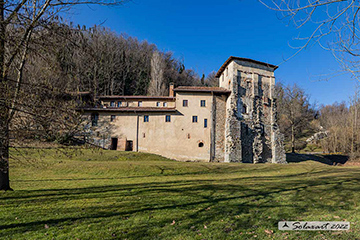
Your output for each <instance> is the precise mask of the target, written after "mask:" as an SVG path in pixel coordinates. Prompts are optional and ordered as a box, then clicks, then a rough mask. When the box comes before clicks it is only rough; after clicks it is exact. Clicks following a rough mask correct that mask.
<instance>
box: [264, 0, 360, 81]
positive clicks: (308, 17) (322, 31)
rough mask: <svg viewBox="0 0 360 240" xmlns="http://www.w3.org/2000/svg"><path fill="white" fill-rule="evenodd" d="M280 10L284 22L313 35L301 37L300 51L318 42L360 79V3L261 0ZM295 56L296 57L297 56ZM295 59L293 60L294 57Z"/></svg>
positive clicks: (325, 0) (353, 1)
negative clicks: (310, 30)
mask: <svg viewBox="0 0 360 240" xmlns="http://www.w3.org/2000/svg"><path fill="white" fill-rule="evenodd" d="M259 1H260V2H261V3H262V4H264V5H265V6H267V7H268V8H270V9H272V10H275V11H277V12H278V13H279V14H280V17H281V18H282V19H286V20H288V21H289V22H292V23H293V24H294V25H295V27H296V28H302V27H303V26H305V25H307V27H308V28H310V29H311V28H312V32H311V33H310V34H309V35H306V36H299V37H297V40H298V41H299V42H300V44H299V46H298V47H296V49H297V51H296V53H295V54H294V55H296V54H297V53H298V52H300V51H301V50H302V49H304V48H306V47H308V46H310V45H312V44H314V43H317V44H319V45H320V46H321V47H322V48H324V49H326V50H330V51H331V52H332V53H333V55H334V57H335V59H336V60H337V61H338V62H339V63H340V65H341V66H342V68H343V70H345V71H346V72H350V73H351V74H352V75H353V76H354V77H355V78H356V79H358V80H359V73H360V70H359V67H360V61H359V59H358V57H359V56H360V41H359V40H360V38H359V23H360V21H359V20H360V15H359V12H360V1H358V0H308V1H298V0H259ZM294 55H293V56H294ZM290 58H291V57H290Z"/></svg>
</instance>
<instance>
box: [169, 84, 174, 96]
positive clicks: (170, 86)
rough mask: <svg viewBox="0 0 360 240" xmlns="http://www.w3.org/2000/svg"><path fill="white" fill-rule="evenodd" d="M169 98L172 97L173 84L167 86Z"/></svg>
mask: <svg viewBox="0 0 360 240" xmlns="http://www.w3.org/2000/svg"><path fill="white" fill-rule="evenodd" d="M169 97H174V83H170V85H169Z"/></svg>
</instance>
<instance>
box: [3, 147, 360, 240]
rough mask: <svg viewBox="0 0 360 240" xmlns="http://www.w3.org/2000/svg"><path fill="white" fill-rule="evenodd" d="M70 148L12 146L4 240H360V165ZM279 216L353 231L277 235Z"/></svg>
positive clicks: (6, 197) (4, 193)
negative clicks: (174, 157)
mask: <svg viewBox="0 0 360 240" xmlns="http://www.w3.org/2000/svg"><path fill="white" fill-rule="evenodd" d="M65 153H66V154H64V152H62V151H59V150H55V149H53V150H34V149H33V150H31V149H28V150H25V149H24V150H21V152H17V151H15V150H13V149H12V151H11V155H12V156H13V158H15V159H13V160H12V162H11V172H10V175H11V184H12V187H13V188H14V190H15V191H14V192H0V219H1V221H0V239H360V222H359V221H360V207H359V206H360V167H337V166H329V165H326V164H321V163H319V162H313V161H305V162H301V163H292V164H287V165H273V164H259V165H252V164H219V163H194V162H175V161H171V160H168V159H165V158H162V157H159V156H156V155H151V154H141V153H123V152H115V151H103V150H101V151H100V150H81V151H78V150H76V151H75V150H74V151H72V152H70V153H69V151H66V152H65ZM280 220H289V221H290V220H302V221H305V220H307V221H343V220H347V221H349V222H351V230H350V231H346V232H340V231H339V232H326V231H322V232H321V231H315V232H290V231H279V230H277V222H278V221H280Z"/></svg>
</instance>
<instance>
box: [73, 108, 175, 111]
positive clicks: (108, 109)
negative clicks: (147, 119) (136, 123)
mask: <svg viewBox="0 0 360 240" xmlns="http://www.w3.org/2000/svg"><path fill="white" fill-rule="evenodd" d="M79 110H84V111H102V112H174V111H176V109H175V108H164V107H118V108H117V107H106V108H101V107H92V108H81V109H79Z"/></svg>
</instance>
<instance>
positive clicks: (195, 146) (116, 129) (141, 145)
mask: <svg viewBox="0 0 360 240" xmlns="http://www.w3.org/2000/svg"><path fill="white" fill-rule="evenodd" d="M183 100H188V107H183ZM201 100H205V102H206V105H205V107H201V106H200V101H201ZM176 106H177V111H176V112H171V113H165V112H141V113H134V112H126V113H123V112H101V113H100V114H99V124H98V127H93V133H94V135H95V136H96V133H97V132H102V133H103V132H105V130H106V128H107V130H106V131H107V132H108V134H107V135H106V136H107V137H106V143H105V147H106V148H109V147H110V144H111V142H110V139H111V138H118V145H119V143H120V142H123V140H124V139H125V141H126V140H132V141H133V150H134V151H136V149H137V150H138V151H140V152H141V151H143V152H150V153H155V154H159V155H162V156H165V157H169V158H172V159H177V160H183V161H188V160H192V161H209V160H210V147H211V141H210V137H211V136H210V132H211V124H212V117H211V115H212V95H211V93H206V94H201V93H196V94H193V93H178V94H177V98H176ZM111 115H115V116H116V118H115V120H114V121H113V122H110V116H111ZM144 115H147V116H149V122H144ZM166 115H170V116H171V122H165V116H166ZM193 116H197V120H198V121H197V122H196V123H193V122H192V117H193ZM88 117H89V118H90V115H88ZM204 119H207V127H204ZM95 139H96V137H95ZM100 140H101V139H100ZM200 142H201V143H203V147H199V143H200Z"/></svg>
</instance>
